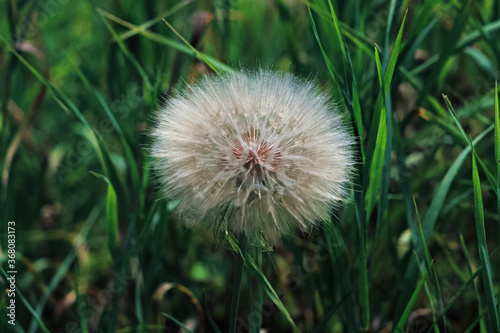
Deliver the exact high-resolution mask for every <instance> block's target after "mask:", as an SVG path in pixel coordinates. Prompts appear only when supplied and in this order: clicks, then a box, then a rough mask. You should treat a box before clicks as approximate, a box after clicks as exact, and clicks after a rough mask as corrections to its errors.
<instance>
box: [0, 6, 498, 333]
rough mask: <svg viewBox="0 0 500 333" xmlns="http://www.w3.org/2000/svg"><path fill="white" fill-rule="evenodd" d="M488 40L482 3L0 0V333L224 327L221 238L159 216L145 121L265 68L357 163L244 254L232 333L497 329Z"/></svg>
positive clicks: (494, 134) (161, 208)
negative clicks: (325, 111)
mask: <svg viewBox="0 0 500 333" xmlns="http://www.w3.org/2000/svg"><path fill="white" fill-rule="evenodd" d="M162 18H165V20H166V21H167V22H168V24H170V25H171V27H172V28H170V27H169V26H167V25H166V24H165V23H163V22H162ZM499 30H500V1H498V0H485V1H473V0H453V1H445V0H429V1H423V0H422V1H418V0H415V1H409V0H402V1H401V0H389V1H380V0H353V1H332V2H329V1H323V0H311V1H309V2H307V1H306V0H269V1H264V0H251V1H250V0H218V1H201V0H200V1H189V0H184V1H171V0H162V1H130V0H113V1H93V0H92V1H84V0H77V1H68V0H0V105H1V110H2V112H1V114H0V128H1V133H0V169H1V170H2V187H1V193H0V220H1V221H2V224H1V228H3V229H2V230H1V231H0V234H1V235H2V237H1V238H0V242H1V244H2V247H1V248H2V252H1V253H0V261H1V262H2V267H4V268H5V265H4V264H5V262H6V260H7V256H6V248H7V246H6V245H7V235H6V232H7V221H12V220H14V221H16V240H17V243H16V245H17V270H18V274H17V281H16V282H17V295H16V305H17V307H16V319H17V324H16V326H14V327H13V326H11V325H9V324H7V320H8V317H7V316H6V314H5V313H4V312H5V308H6V306H7V304H8V303H7V302H8V301H9V298H8V297H7V293H5V294H3V295H2V296H1V297H0V307H1V308H2V313H1V314H2V315H1V316H0V325H1V329H0V330H1V331H2V332H4V331H6V332H10V331H14V332H30V333H33V332H39V331H43V332H113V331H114V332H134V331H139V332H146V331H154V332H162V331H168V332H170V331H178V330H180V328H179V327H183V328H182V329H183V330H185V331H188V330H192V331H197V332H211V331H216V330H217V327H218V328H219V329H220V330H221V331H227V328H228V327H229V321H230V318H229V317H230V312H231V309H230V305H229V300H230V299H231V295H232V293H233V292H232V282H231V281H232V280H231V279H232V275H233V270H234V262H235V261H236V258H237V255H236V253H235V252H233V251H232V250H231V247H233V248H237V245H236V244H235V243H234V242H231V240H232V238H229V239H228V240H222V241H221V240H216V239H215V238H214V235H212V234H210V233H200V232H197V233H195V232H192V231H190V230H186V229H185V228H184V227H180V226H179V225H178V224H176V223H175V218H176V217H175V216H174V215H172V213H171V211H172V208H173V206H174V205H175V203H173V202H168V201H166V200H157V198H156V192H157V191H156V190H155V182H154V176H153V175H151V174H150V173H149V170H148V163H149V160H148V152H147V147H148V142H149V139H148V136H147V132H148V129H149V128H151V126H152V124H153V122H154V115H155V112H156V110H158V109H159V108H160V107H161V105H162V103H164V102H165V101H166V100H168V96H169V95H171V94H176V93H177V92H178V91H182V90H183V89H184V88H185V87H186V85H187V84H189V83H190V82H194V81H195V80H196V79H197V78H199V77H200V76H201V75H203V74H205V73H207V72H211V71H216V72H218V71H225V70H238V69H240V68H256V67H260V66H263V67H266V68H273V69H275V70H282V71H293V72H295V73H297V74H298V75H301V76H305V77H308V76H312V77H314V78H317V80H319V81H320V82H321V83H322V84H324V85H325V86H327V87H329V88H330V89H331V90H332V97H333V98H335V99H336V100H338V101H341V103H340V106H341V107H342V108H344V109H345V112H346V113H349V114H350V116H351V121H352V125H353V131H354V133H355V134H356V135H357V136H358V137H359V146H358V157H359V161H360V163H359V170H358V177H357V179H356V180H355V181H354V183H353V192H352V193H353V194H352V197H351V198H350V199H349V201H348V203H347V204H346V206H345V207H344V208H343V209H341V210H338V211H336V212H334V214H333V215H332V220H331V221H325V228H324V229H321V230H314V231H313V232H311V234H310V235H302V234H297V235H296V237H295V238H293V239H287V240H284V241H283V244H280V245H278V246H276V247H275V248H274V250H273V251H268V252H265V253H263V254H262V255H259V254H257V253H254V254H253V255H252V258H253V259H254V260H255V262H253V261H252V260H249V259H248V258H247V260H246V267H247V270H246V271H247V272H248V274H245V275H244V276H243V284H242V294H241V300H240V311H239V317H238V318H236V317H234V318H233V320H237V323H238V326H237V327H238V332H249V331H252V332H254V331H258V329H259V326H260V319H261V315H262V328H265V329H267V330H268V331H270V332H276V331H278V330H281V331H285V332H288V331H292V330H293V327H294V325H295V327H296V330H298V331H302V332H357V331H361V330H365V331H366V330H371V331H377V332H378V331H381V332H391V331H404V330H408V331H411V332H427V331H428V330H431V331H435V332H466V331H467V332H471V331H481V332H498V331H500V328H499V319H498V318H499V315H500V309H499V306H498V291H499V289H500V270H499V267H500V265H499V263H500V256H499V254H498V251H497V247H498V245H499V240H500V229H499V215H498V212H499V207H500V204H499V201H498V197H497V193H498V189H499V187H500V186H499V185H500V172H499V163H497V161H500V159H499V158H500V121H498V102H497V105H496V106H497V108H496V111H497V112H496V114H495V97H496V96H497V95H496V94H495V81H496V80H497V79H498V76H499V72H498V68H499V65H500V42H499V40H500V39H499V38H498V37H499V32H498V31H499ZM179 36H182V37H183V38H185V41H186V42H187V43H189V45H188V44H186V43H185V42H184V41H183V40H182V38H180V37H179ZM442 94H444V95H446V96H447V97H446V96H443V95H442ZM495 120H496V121H497V123H496V128H495ZM470 139H473V140H474V150H472V149H471V144H470V142H469V141H470ZM472 151H474V154H475V157H474V159H473V158H472V155H473V153H472ZM0 285H2V286H4V289H5V288H8V287H7V283H6V280H5V277H4V276H2V277H1V280H0ZM260 309H261V310H260ZM434 324H435V325H434Z"/></svg>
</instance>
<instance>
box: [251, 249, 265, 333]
mask: <svg viewBox="0 0 500 333" xmlns="http://www.w3.org/2000/svg"><path fill="white" fill-rule="evenodd" d="M253 258H254V259H255V261H256V264H257V268H258V269H259V270H260V269H262V250H261V249H260V248H258V247H254V252H253ZM255 285H256V287H257V300H256V301H254V300H253V299H250V309H251V312H250V313H249V314H248V326H249V332H250V333H259V332H260V328H261V326H262V319H263V318H262V304H263V301H264V295H263V289H262V284H261V283H260V281H259V280H256V281H255ZM248 286H249V288H251V287H252V279H251V278H250V276H249V280H248ZM250 294H251V295H253V294H252V293H250Z"/></svg>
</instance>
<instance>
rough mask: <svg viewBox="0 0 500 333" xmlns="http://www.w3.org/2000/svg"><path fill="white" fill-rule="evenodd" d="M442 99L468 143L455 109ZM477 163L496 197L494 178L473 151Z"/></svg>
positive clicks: (444, 96)
mask: <svg viewBox="0 0 500 333" xmlns="http://www.w3.org/2000/svg"><path fill="white" fill-rule="evenodd" d="M443 98H444V101H445V104H446V107H447V108H448V111H449V112H450V114H451V116H452V118H453V120H454V121H455V124H456V125H457V127H458V130H459V131H460V133H461V134H462V136H463V138H464V139H465V140H466V141H467V142H468V141H469V138H468V136H467V134H465V131H464V129H463V128H462V125H460V121H459V120H458V117H457V114H456V112H455V109H454V108H453V106H452V105H451V102H450V100H449V99H448V96H446V95H443ZM473 153H474V155H475V157H476V159H477V161H478V162H479V165H481V168H482V169H483V171H484V173H485V174H486V177H487V178H488V182H489V183H490V185H491V188H492V189H493V191H495V193H496V194H497V196H498V189H497V181H496V179H495V177H494V176H493V174H492V173H491V172H490V170H489V169H488V167H487V166H486V164H484V162H483V161H482V160H481V158H480V157H479V156H478V155H477V153H476V152H475V151H473Z"/></svg>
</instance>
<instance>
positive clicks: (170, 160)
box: [152, 71, 354, 243]
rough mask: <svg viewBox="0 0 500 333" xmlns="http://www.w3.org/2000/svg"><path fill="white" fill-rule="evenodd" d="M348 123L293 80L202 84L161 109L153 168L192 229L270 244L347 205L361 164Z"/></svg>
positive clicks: (266, 77)
mask: <svg viewBox="0 0 500 333" xmlns="http://www.w3.org/2000/svg"><path fill="white" fill-rule="evenodd" d="M342 118H343V117H342V115H341V114H339V112H338V111H337V109H336V107H335V105H334V104H332V103H331V102H330V99H329V97H328V96H327V95H326V94H325V93H324V92H322V91H321V90H320V89H319V87H318V86H317V85H316V84H315V83H311V82H309V81H307V80H303V79H300V78H298V77H296V76H294V75H292V74H281V73H275V72H271V71H256V72H250V71H248V72H241V73H231V74H223V75H221V76H205V77H204V78H202V79H201V80H200V81H199V82H198V83H197V84H195V85H194V86H192V87H190V88H189V89H188V91H187V92H186V93H184V94H183V95H181V96H179V97H176V98H173V99H171V100H170V101H169V102H168V105H167V106H166V107H165V108H164V109H163V110H161V112H160V114H159V117H158V119H157V121H158V123H157V126H156V128H155V130H154V132H153V147H152V156H153V157H154V158H155V161H154V165H153V166H154V169H155V170H156V173H157V175H158V177H159V181H160V183H161V184H162V189H163V191H164V195H165V196H166V197H168V198H171V199H175V200H178V205H177V207H176V210H177V212H178V213H179V214H180V216H182V217H183V220H184V221H186V224H187V225H188V226H202V227H205V228H212V229H214V230H217V231H220V230H228V231H230V232H232V233H234V234H244V235H245V236H247V237H250V238H252V237H254V238H257V239H262V240H264V241H267V242H270V243H273V242H274V241H276V240H277V239H278V238H279V237H281V236H286V235H289V234H290V233H292V232H293V230H294V229H296V228H298V229H300V230H302V231H310V230H311V228H313V227H314V226H315V225H316V224H318V222H319V221H321V220H323V219H325V218H328V217H329V215H330V214H331V209H332V206H333V205H334V204H335V203H338V202H340V201H341V200H342V199H343V198H345V196H346V194H347V188H346V185H347V184H348V182H349V177H350V175H351V173H352V166H353V164H354V161H353V152H352V145H353V138H352V136H351V134H350V131H349V130H348V129H347V128H346V126H345V125H344V122H343V119H342Z"/></svg>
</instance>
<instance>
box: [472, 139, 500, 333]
mask: <svg viewBox="0 0 500 333" xmlns="http://www.w3.org/2000/svg"><path fill="white" fill-rule="evenodd" d="M471 146H472V144H471ZM471 149H472V152H473V153H472V182H473V186H474V204H475V212H476V213H475V215H476V232H477V241H478V250H479V258H480V260H481V267H482V268H483V269H482V276H483V283H484V291H485V297H486V311H487V316H486V325H487V326H488V331H490V332H500V322H499V319H498V312H497V309H496V304H495V303H496V301H495V287H494V286H493V277H492V275H493V273H492V271H491V264H490V256H489V254H488V245H487V243H486V231H485V227H484V209H483V198H482V194H481V182H480V180H479V172H478V170H477V164H476V157H475V154H474V147H473V146H472V148H471Z"/></svg>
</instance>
